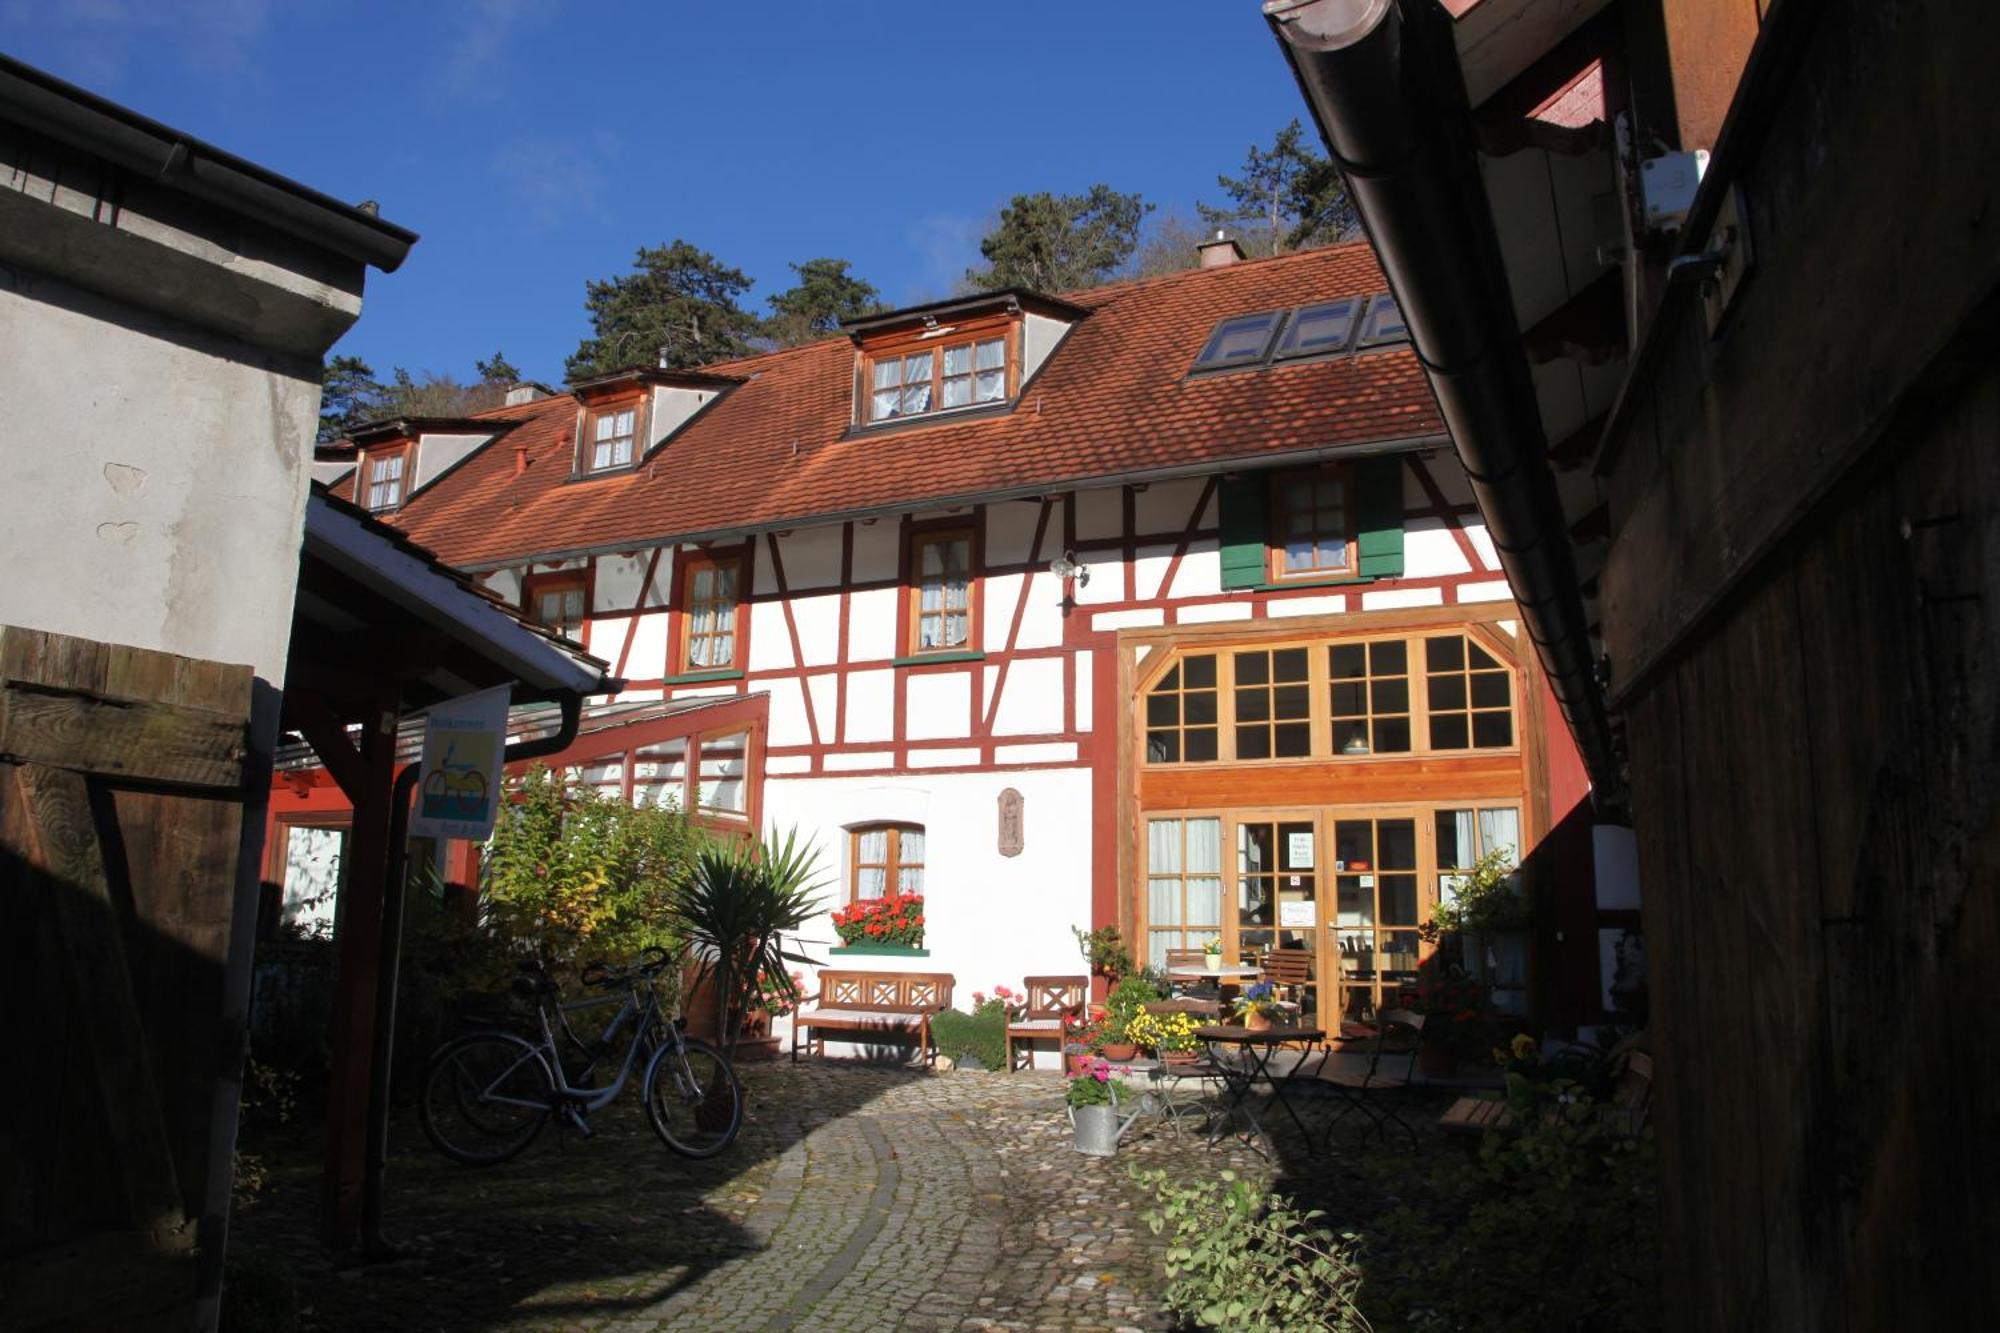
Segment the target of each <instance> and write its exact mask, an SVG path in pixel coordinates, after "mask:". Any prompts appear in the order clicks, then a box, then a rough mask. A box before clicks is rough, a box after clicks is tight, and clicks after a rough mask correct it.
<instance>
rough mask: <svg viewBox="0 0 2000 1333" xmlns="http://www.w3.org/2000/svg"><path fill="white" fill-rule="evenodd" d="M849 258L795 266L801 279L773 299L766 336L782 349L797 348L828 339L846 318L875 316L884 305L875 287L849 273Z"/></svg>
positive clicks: (807, 262) (814, 261)
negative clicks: (803, 344) (816, 340)
mask: <svg viewBox="0 0 2000 1333" xmlns="http://www.w3.org/2000/svg"><path fill="white" fill-rule="evenodd" d="M847 267H848V265H847V261H846V260H845V259H808V260H806V262H805V263H803V264H793V265H792V266H791V268H792V272H794V273H796V274H798V277H799V280H798V282H797V283H795V284H794V285H793V286H791V287H790V288H787V289H786V290H785V291H782V292H779V293H778V294H777V295H776V296H773V297H772V298H771V314H770V317H769V318H768V319H766V320H765V321H764V336H765V337H767V338H770V339H771V340H772V341H774V342H776V343H777V344H778V345H779V346H781V347H797V346H798V345H799V344H801V343H809V342H812V341H814V340H815V339H818V338H822V337H825V336H826V335H827V334H829V333H832V332H834V331H835V330H836V329H838V328H839V327H840V322H841V321H842V320H844V319H855V318H858V317H859V316H862V315H872V314H875V313H877V312H878V311H880V310H881V309H882V308H883V306H882V302H881V301H880V300H879V299H878V298H879V296H880V293H878V292H877V291H876V290H875V287H874V284H872V283H869V282H864V281H862V280H861V279H860V278H857V277H854V276H852V275H851V274H849V273H848V271H847Z"/></svg>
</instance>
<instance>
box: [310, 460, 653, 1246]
mask: <svg viewBox="0 0 2000 1333" xmlns="http://www.w3.org/2000/svg"><path fill="white" fill-rule="evenodd" d="M617 685H618V682H616V681H614V680H612V679H611V678H610V676H609V675H608V673H607V672H606V669H605V664H604V663H603V662H601V661H599V660H597V659H596V658H594V657H591V656H590V655H589V654H588V653H586V652H585V651H584V650H583V649H582V648H581V647H580V646H578V645H577V644H574V643H571V642H570V641H569V640H567V639H564V638H562V637H560V636H558V635H555V634H552V633H550V632H549V631H547V630H544V629H542V628H540V627H538V626H535V625H531V624H528V623H527V622H526V621H524V620H523V619H522V617H521V615H520V613H519V612H517V611H516V610H514V609H513V608H512V607H509V606H507V605H506V604H504V603H503V602H501V601H500V600H499V599H498V598H497V597H495V596H493V595H492V594H491V593H489V592H487V591H486V590H485V589H484V588H481V587H479V586H478V585H477V584H475V583H473V582H472V580H470V579H469V578H467V577H466V576H465V575H463V574H460V573H458V572H457V571H455V570H453V569H451V568H449V567H448V566H446V565H445V564H443V563H442V562H441V561H440V560H439V559H438V558H437V557H436V556H435V555H433V554H432V553H431V552H429V551H427V550H425V549H424V548H423V547H420V546H418V545H416V544H415V543H413V542H411V541H409V540H408V539H407V538H405V537H404V536H403V535H402V534H401V533H400V532H398V531H397V530H396V529H394V528H392V527H390V526H388V525H387V524H384V523H380V522H377V521H376V520H375V519H373V518H371V517H370V516H369V515H368V514H367V513H366V512H365V511H364V510H362V509H359V508H357V507H356V506H354V505H352V504H349V503H347V502H346V501H343V500H340V499H337V498H335V497H334V496H333V495H332V494H330V493H329V492H328V491H327V489H326V488H325V487H323V486H320V485H317V484H315V485H314V487H313V490H312V494H311V495H310V496H309V497H308V499H307V501H306V525H305V542H304V546H303V549H302V550H301V553H300V559H299V583H298V600H297V603H296V605H295V607H294V610H293V615H292V640H291V654H290V658H289V665H288V666H287V668H286V674H285V692H284V704H283V713H282V719H283V723H282V724H283V727H284V728H285V730H287V731H288V732H293V733H296V734H297V735H298V736H300V737H302V738H303V739H304V741H305V742H306V744H308V745H309V746H311V748H312V751H313V753H314V754H315V756H317V758H318V760H319V762H320V764H321V765H323V766H324V767H325V769H326V771H327V773H328V774H330V775H331V776H332V778H333V780H334V782H335V783H336V784H337V785H338V786H339V787H340V789H341V791H342V793H343V794H344V795H345V796H346V797H347V799H348V801H349V802H350V803H351V805H352V808H353V812H354V814H353V828H352V832H351V835H350V839H349V843H348V849H347V865H346V868H345V869H346V873H345V874H344V875H343V876H342V883H341V885H340V889H339V892H338V894H337V896H336V898H335V904H334V943H335V948H336V950H337V954H338V964H337V971H336V975H335V983H334V998H333V1015H332V1020H331V1028H332V1031H331V1038H332V1045H333V1051H332V1068H331V1071H330V1080H329V1092H328V1105H327V1157H326V1197H325V1204H324V1216H325V1223H326V1239H327V1241H328V1243H329V1244H330V1245H333V1246H334V1247H336V1248H339V1249H353V1248H356V1247H357V1246H359V1245H361V1244H362V1243H363V1242H364V1241H366V1242H367V1243H368V1244H369V1245H370V1246H371V1247H376V1246H377V1245H378V1244H379V1242H378V1240H377V1238H376V1237H375V1235H374V1226H373V1222H374V1220H375V1216H374V1214H375V1209H374V1207H372V1206H371V1204H372V1203H373V1202H374V1199H375V1198H377V1197H379V1193H378V1191H376V1190H375V1188H374V1186H375V1176H376V1174H377V1173H378V1172H379V1162H380V1155H379V1147H380V1144H379V1133H378V1132H376V1128H375V1127H376V1126H378V1125H379V1123H380V1121H381V1119H382V1116H383V1114H384V1113H385V1111H386V1107H387V1100H386V1092H387V1090H386V1087H385V1086H384V1084H385V1083H386V1072H387V1068H388V1054H389V1052H388V1042H389V1037H390V1032H391V1030H392V1025H393V1010H394V1003H395V968H396V953H397V946H398V942H399V931H400V925H401V907H402V897H401V893H400V884H401V878H402V877H401V875H400V874H399V873H394V871H395V868H396V867H398V866H399V865H400V861H401V856H400V844H401V842H402V841H403V839H402V837H401V836H400V834H401V833H402V831H403V830H404V828H405V827H406V820H407V811H408V806H409V797H410V792H411V788H412V786H413V785H414V784H413V782H412V781H410V777H413V776H414V772H415V769H414V766H413V765H408V764H406V765H404V768H405V770H406V773H407V775H408V776H405V777H404V779H403V780H402V781H401V782H399V781H398V773H397V744H396V742H397V733H398V730H399V726H400V724H401V720H402V718H403V717H404V716H405V715H407V714H409V713H413V712H416V711H418V710H421V709H424V708H428V707H430V706H432V705H434V704H437V703H441V702H443V701H445V700H447V699H453V698H456V697H458V696H460V695H464V694H469V693H472V692H474V691H477V690H484V689H490V688H494V687H498V686H508V687H511V690H512V698H513V701H514V702H515V703H517V704H519V703H534V702H539V703H549V704H555V705H557V706H558V712H559V715H560V718H561V723H560V725H558V726H557V727H556V728H555V729H554V731H553V732H552V733H551V734H549V735H546V736H544V737H542V738H540V739H536V740H529V741H524V742H522V743H520V744H510V745H509V747H508V751H507V757H508V758H509V759H510V760H514V759H524V758H528V757H531V755H533V754H539V753H544V752H552V751H555V750H559V749H561V748H563V747H564V746H566V745H567V744H568V743H569V742H570V741H571V740H572V739H574V737H575V735H576V729H577V725H578V719H579V717H580V715H581V711H582V704H583V700H584V698H585V697H586V696H588V695H594V694H604V693H609V692H612V691H615V690H616V688H617ZM399 807H400V808H399ZM371 1168H374V1170H371ZM371 1196H373V1197H371ZM364 1215H365V1216H364ZM364 1233H366V1234H365V1235H364Z"/></svg>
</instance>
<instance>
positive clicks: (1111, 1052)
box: [1104, 1041, 1139, 1063]
mask: <svg viewBox="0 0 2000 1333" xmlns="http://www.w3.org/2000/svg"><path fill="white" fill-rule="evenodd" d="M1137 1054H1139V1048H1138V1047H1137V1046H1134V1045H1133V1044H1132V1043H1131V1042H1129V1041H1121V1042H1115V1043H1114V1042H1106V1043H1104V1058H1105V1059H1107V1060H1110V1061H1112V1062H1114V1063H1116V1062H1117V1061H1120V1060H1130V1059H1131V1058H1133V1057H1134V1056H1136V1055H1137Z"/></svg>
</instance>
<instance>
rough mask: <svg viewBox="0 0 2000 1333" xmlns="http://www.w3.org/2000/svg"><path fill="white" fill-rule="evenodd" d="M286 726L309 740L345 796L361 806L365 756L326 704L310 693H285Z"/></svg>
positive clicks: (293, 691) (307, 691)
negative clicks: (357, 748)
mask: <svg viewBox="0 0 2000 1333" xmlns="http://www.w3.org/2000/svg"><path fill="white" fill-rule="evenodd" d="M284 707H285V712H284V725H285V726H286V728H287V729H289V730H292V731H296V732H298V733H299V735H301V736H303V737H305V738H306V744H308V745H310V746H312V748H313V753H314V754H316V755H318V756H319V761H320V763H321V764H322V765H323V766H324V767H325V768H326V771H327V773H328V774H329V775H331V776H332V778H333V783H334V785H335V786H336V787H339V788H340V790H341V793H342V795H344V796H346V797H347V799H348V800H349V801H351V802H355V803H357V805H358V803H359V801H360V795H359V793H360V792H361V789H362V788H363V787H364V786H365V785H366V783H365V782H364V780H363V777H362V769H361V753H360V751H358V750H356V749H355V748H354V743H353V742H352V741H350V740H348V739H347V728H346V726H345V725H343V724H342V722H341V720H340V719H339V718H338V717H336V716H335V715H334V712H333V710H332V709H331V708H329V707H327V704H326V700H325V699H323V698H321V697H320V696H319V695H317V694H315V693H313V692H311V691H309V690H287V691H285V705H284Z"/></svg>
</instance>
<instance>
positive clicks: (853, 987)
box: [819, 968, 957, 1014]
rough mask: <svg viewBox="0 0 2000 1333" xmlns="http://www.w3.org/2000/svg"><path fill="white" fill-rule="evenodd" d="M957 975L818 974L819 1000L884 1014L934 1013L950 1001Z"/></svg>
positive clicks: (831, 1006) (828, 1005) (831, 1005)
mask: <svg viewBox="0 0 2000 1333" xmlns="http://www.w3.org/2000/svg"><path fill="white" fill-rule="evenodd" d="M956 982H957V979H956V978H955V977H953V976H952V974H951V973H949V972H847V971H839V970H835V969H832V968H829V969H826V970H824V971H822V972H821V973H820V974H819V1002H820V1004H822V1005H824V1006H825V1007H826V1008H828V1009H873V1010H876V1011H878V1012H881V1013H885V1014H934V1013H936V1012H937V1011H938V1010H940V1009H946V1008H949V1007H950V1005H951V988H952V986H953V985H955V984H956Z"/></svg>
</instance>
